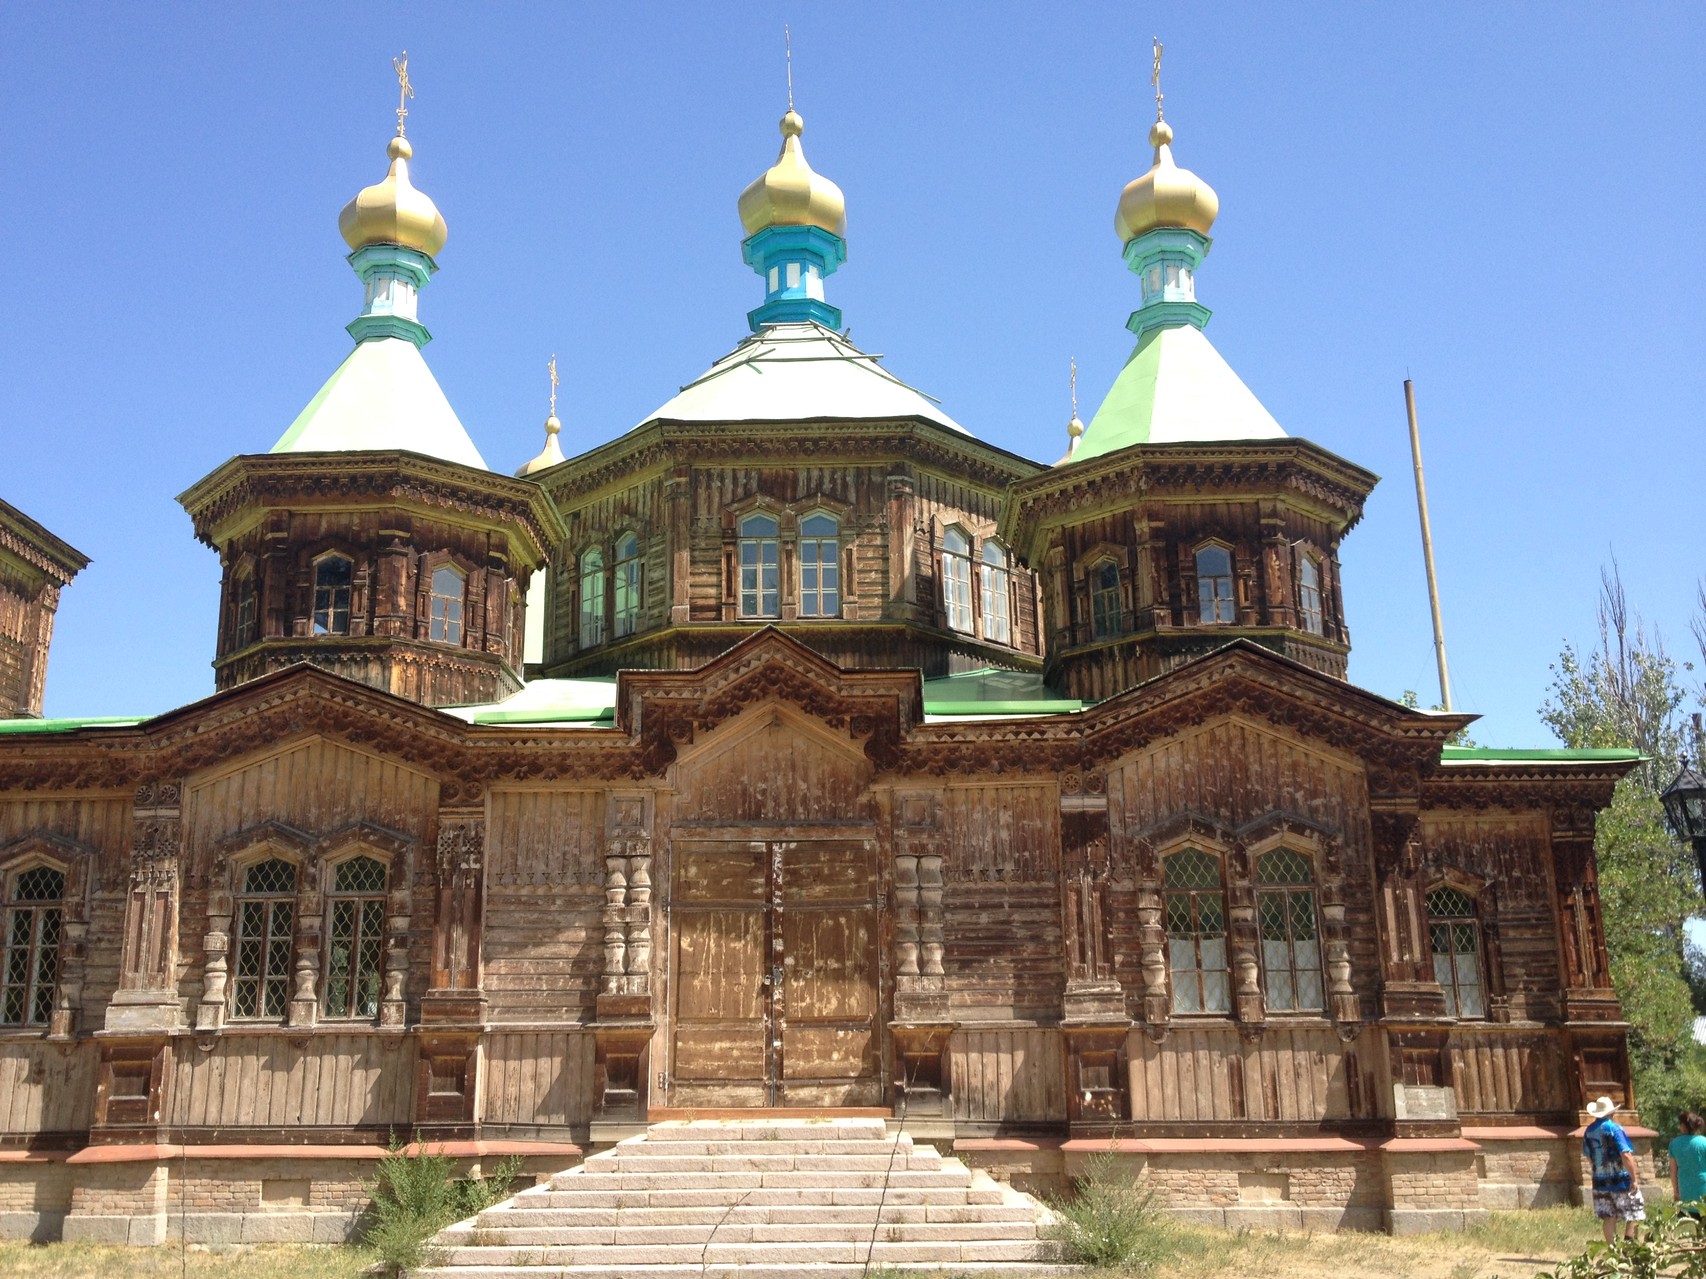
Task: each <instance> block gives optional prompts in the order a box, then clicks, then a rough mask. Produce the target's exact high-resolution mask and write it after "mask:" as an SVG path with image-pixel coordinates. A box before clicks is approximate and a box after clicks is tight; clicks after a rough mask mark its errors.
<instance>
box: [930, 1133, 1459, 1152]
mask: <svg viewBox="0 0 1706 1279" xmlns="http://www.w3.org/2000/svg"><path fill="white" fill-rule="evenodd" d="M958 1148H959V1145H958V1143H957V1142H956V1143H955V1149H958ZM1060 1148H1061V1149H1062V1150H1064V1151H1066V1152H1068V1153H1069V1154H1095V1153H1098V1152H1100V1151H1103V1150H1112V1151H1113V1152H1115V1153H1116V1154H1122V1155H1239V1154H1244V1155H1281V1154H1346V1153H1349V1152H1351V1151H1373V1150H1390V1151H1398V1152H1403V1153H1406V1154H1416V1153H1423V1152H1430V1151H1453V1150H1464V1151H1468V1150H1479V1149H1480V1148H1481V1147H1480V1146H1478V1145H1477V1144H1476V1143H1475V1142H1473V1141H1469V1140H1466V1139H1465V1138H1462V1137H1387V1138H1385V1139H1382V1138H1379V1137H1121V1138H1118V1139H1116V1140H1114V1141H1109V1140H1107V1139H1105V1138H1100V1137H1083V1138H1079V1139H1077V1140H1074V1141H1068V1142H1065V1143H1063V1144H1062V1145H1061V1147H1060Z"/></svg>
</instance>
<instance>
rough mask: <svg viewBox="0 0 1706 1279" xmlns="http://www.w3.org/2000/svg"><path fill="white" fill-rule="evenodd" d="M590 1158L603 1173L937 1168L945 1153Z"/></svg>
mask: <svg viewBox="0 0 1706 1279" xmlns="http://www.w3.org/2000/svg"><path fill="white" fill-rule="evenodd" d="M594 1158H595V1159H597V1161H598V1162H597V1163H594V1162H593V1160H591V1159H589V1160H588V1161H587V1163H586V1165H584V1166H585V1168H586V1175H588V1176H594V1175H597V1176H602V1175H604V1174H606V1173H612V1172H618V1173H620V1172H643V1173H653V1172H826V1173H840V1172H888V1171H890V1170H891V1169H892V1170H894V1171H896V1172H904V1171H910V1172H934V1171H936V1170H937V1169H938V1168H940V1167H942V1165H943V1159H942V1156H941V1155H939V1154H937V1153H936V1152H935V1151H931V1152H930V1153H929V1154H928V1155H926V1154H924V1153H922V1152H910V1151H905V1150H898V1151H889V1152H885V1153H883V1154H875V1155H844V1154H841V1153H839V1152H836V1153H832V1154H821V1153H817V1154H796V1155H786V1154H771V1153H770V1152H769V1151H765V1152H764V1153H762V1154H759V1153H756V1152H755V1153H752V1154H745V1153H742V1154H738V1155H683V1156H681V1157H679V1158H677V1157H673V1156H665V1155H655V1154H637V1153H636V1154H630V1153H628V1152H626V1151H624V1152H623V1153H622V1154H620V1155H617V1156H615V1157H614V1158H608V1159H607V1158H605V1157H604V1156H594Z"/></svg>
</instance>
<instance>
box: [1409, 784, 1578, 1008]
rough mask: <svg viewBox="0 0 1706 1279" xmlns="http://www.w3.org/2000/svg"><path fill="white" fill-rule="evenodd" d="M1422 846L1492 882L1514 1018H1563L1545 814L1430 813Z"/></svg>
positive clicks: (1440, 861) (1447, 865)
mask: <svg viewBox="0 0 1706 1279" xmlns="http://www.w3.org/2000/svg"><path fill="white" fill-rule="evenodd" d="M1422 847H1423V849H1424V854H1425V857H1426V859H1427V862H1428V864H1429V865H1430V866H1433V867H1436V868H1439V869H1457V870H1463V871H1467V872H1469V874H1470V875H1473V876H1475V877H1476V878H1478V879H1481V880H1484V881H1486V883H1487V884H1488V885H1489V886H1490V888H1491V892H1492V893H1493V895H1494V896H1495V897H1496V899H1497V907H1498V912H1497V913H1498V942H1499V951H1500V956H1501V960H1502V963H1503V965H1504V967H1503V972H1504V978H1505V993H1506V996H1507V997H1508V998H1509V1000H1510V1011H1511V1016H1512V1017H1513V1018H1515V1019H1517V1020H1529V1019H1534V1020H1544V1019H1550V1018H1554V1017H1557V1016H1558V1015H1559V1012H1560V1008H1559V997H1558V992H1559V987H1560V983H1561V978H1560V975H1559V971H1558V937H1557V932H1556V916H1555V914H1554V913H1553V903H1554V900H1555V889H1554V887H1553V884H1552V876H1551V865H1552V846H1551V833H1550V831H1549V829H1548V827H1547V822H1546V817H1545V815H1544V814H1542V813H1497V812H1495V813H1484V814H1463V813H1457V812H1436V813H1427V814H1424V815H1423V818H1422Z"/></svg>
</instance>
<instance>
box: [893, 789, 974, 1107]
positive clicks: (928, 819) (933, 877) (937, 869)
mask: <svg viewBox="0 0 1706 1279" xmlns="http://www.w3.org/2000/svg"><path fill="white" fill-rule="evenodd" d="M893 830H894V839H893V848H894V865H893V868H892V885H893V906H892V910H893V912H894V974H895V979H894V981H895V987H894V1020H893V1021H891V1022H890V1023H889V1033H890V1035H891V1036H893V1039H894V1072H895V1077H894V1087H895V1096H896V1113H899V1112H900V1110H901V1109H902V1107H904V1109H905V1113H906V1114H907V1115H909V1116H911V1115H922V1116H946V1115H947V1114H948V1112H949V1104H948V1102H949V1097H950V1096H951V1095H952V1088H953V1080H952V1077H951V1072H950V1069H949V1060H950V1057H949V1044H950V1041H951V1040H952V1038H953V1032H954V1031H955V1029H957V1027H958V1023H957V1022H955V1021H954V1020H953V1019H952V1018H951V1017H950V1016H949V1015H948V992H947V983H946V978H945V976H944V971H943V964H942V961H943V957H944V943H943V938H942V894H943V881H942V865H943V861H944V858H945V854H946V845H945V838H946V837H945V835H944V834H943V831H942V827H941V802H940V796H939V795H938V794H936V793H935V792H907V793H902V794H899V795H897V796H896V797H895V821H894V824H893Z"/></svg>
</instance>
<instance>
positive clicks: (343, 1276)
mask: <svg viewBox="0 0 1706 1279" xmlns="http://www.w3.org/2000/svg"><path fill="white" fill-rule="evenodd" d="M1169 1229H1170V1230H1171V1231H1172V1234H1173V1239H1172V1244H1173V1260H1171V1261H1170V1262H1168V1263H1167V1264H1165V1265H1164V1266H1162V1267H1160V1269H1159V1270H1158V1271H1150V1272H1148V1274H1150V1275H1153V1274H1157V1273H1159V1274H1164V1275H1165V1276H1167V1279H1231V1277H1232V1276H1237V1277H1238V1279H1243V1277H1244V1276H1247V1275H1258V1276H1261V1277H1262V1279H1412V1277H1413V1279H1489V1277H1490V1276H1493V1275H1498V1276H1501V1277H1502V1279H1528V1277H1529V1276H1531V1275H1533V1274H1534V1272H1535V1271H1536V1270H1539V1269H1541V1268H1543V1267H1546V1266H1549V1265H1551V1264H1552V1263H1553V1262H1556V1261H1559V1260H1561V1259H1562V1258H1564V1257H1567V1256H1570V1255H1571V1254H1573V1253H1577V1252H1580V1251H1581V1250H1582V1248H1583V1247H1584V1246H1585V1245H1586V1244H1587V1243H1588V1242H1589V1240H1591V1239H1597V1238H1598V1237H1599V1230H1598V1228H1597V1226H1596V1225H1595V1223H1594V1220H1593V1217H1592V1215H1591V1214H1590V1213H1588V1212H1587V1211H1586V1210H1585V1209H1582V1208H1547V1209H1543V1210H1539V1211H1532V1212H1495V1213H1494V1214H1492V1218H1491V1220H1490V1221H1489V1222H1488V1223H1487V1225H1485V1226H1482V1227H1479V1228H1478V1229H1475V1230H1468V1231H1464V1232H1463V1233H1461V1234H1436V1235H1418V1236H1414V1237H1411V1238H1406V1239H1393V1238H1391V1237H1389V1236H1387V1235H1371V1234H1351V1233H1346V1234H1280V1233H1277V1232H1271V1231H1257V1230H1238V1231H1230V1230H1214V1229H1211V1228H1209V1227H1206V1226H1183V1225H1181V1226H1172V1227H1169ZM371 1260H372V1254H371V1253H369V1252H367V1251H366V1250H364V1249H359V1248H309V1247H302V1246H291V1245H283V1244H280V1245H276V1246H257V1247H255V1248H253V1249H251V1250H248V1251H232V1250H226V1251H223V1252H181V1251H180V1250H179V1249H178V1247H177V1246H176V1245H167V1246H166V1247H162V1248H99V1247H94V1246H92V1245H87V1244H48V1245H45V1246H31V1245H28V1244H20V1243H0V1275H5V1276H12V1275H17V1276H20V1277H21V1279H108V1277H109V1276H112V1275H123V1276H125V1279H176V1277H177V1276H193V1277H194V1279H216V1277H217V1279H353V1277H354V1276H355V1275H356V1274H357V1273H358V1272H359V1271H360V1270H361V1269H362V1267H364V1266H366V1265H367V1264H368V1263H369V1262H370V1261H371ZM884 1273H885V1274H888V1275H895V1274H897V1273H898V1272H896V1271H885V1272H884ZM912 1273H913V1274H924V1273H930V1272H912ZM935 1273H936V1274H938V1275H944V1274H945V1273H946V1272H935ZM1103 1273H1104V1274H1107V1275H1108V1276H1109V1277H1110V1279H1112V1277H1113V1276H1117V1275H1120V1274H1121V1272H1119V1271H1107V1272H1103ZM1132 1273H1133V1274H1134V1275H1135V1273H1136V1272H1132Z"/></svg>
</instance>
